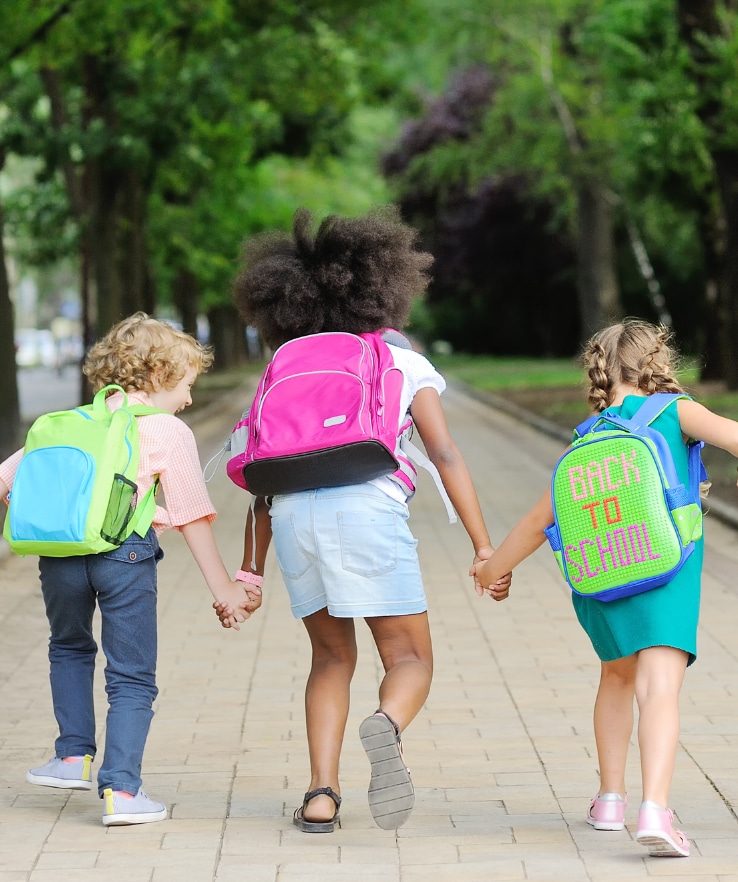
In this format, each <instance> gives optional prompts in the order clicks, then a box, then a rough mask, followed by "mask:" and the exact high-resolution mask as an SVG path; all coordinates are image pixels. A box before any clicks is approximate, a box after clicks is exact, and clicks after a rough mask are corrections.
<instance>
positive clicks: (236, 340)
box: [208, 305, 246, 370]
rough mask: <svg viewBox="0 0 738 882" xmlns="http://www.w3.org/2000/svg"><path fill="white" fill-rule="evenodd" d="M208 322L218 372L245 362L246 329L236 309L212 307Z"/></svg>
mask: <svg viewBox="0 0 738 882" xmlns="http://www.w3.org/2000/svg"><path fill="white" fill-rule="evenodd" d="M208 322H209V323H210V344H211V346H212V347H213V351H214V353H215V363H214V367H215V368H216V370H217V369H222V368H226V367H232V366H233V365H236V364H240V363H241V362H243V361H244V360H245V358H246V329H245V328H244V324H243V322H242V321H241V317H240V316H239V314H238V312H237V311H236V307H235V306H229V305H224V306H214V307H212V308H211V309H210V310H209V311H208Z"/></svg>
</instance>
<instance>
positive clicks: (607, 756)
mask: <svg viewBox="0 0 738 882" xmlns="http://www.w3.org/2000/svg"><path fill="white" fill-rule="evenodd" d="M636 664H637V657H636V656H635V655H630V656H626V657H625V658H619V659H616V660H615V661H610V662H602V670H601V672H600V686H599V689H598V690H597V699H596V700H595V706H594V733H595V742H596V744H597V759H598V762H599V767H600V790H599V793H600V795H601V794H603V793H619V794H620V795H621V796H624V795H625V763H626V760H627V758H628V746H629V744H630V736H631V734H632V732H633V696H634V694H635V679H636Z"/></svg>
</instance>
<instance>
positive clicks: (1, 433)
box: [0, 153, 21, 507]
mask: <svg viewBox="0 0 738 882" xmlns="http://www.w3.org/2000/svg"><path fill="white" fill-rule="evenodd" d="M4 164H5V154H4V153H0V169H1V168H2V167H3V165H4ZM3 234H4V216H3V207H2V204H0V414H2V419H0V460H2V459H5V458H6V457H7V456H10V454H11V453H13V452H14V451H15V450H17V449H18V447H19V446H20V443H21V438H20V400H19V397H18V376H17V371H16V366H15V335H14V329H15V322H14V320H13V304H12V303H11V301H10V285H9V284H8V271H7V267H6V264H5V244H4V238H3ZM0 507H4V506H0Z"/></svg>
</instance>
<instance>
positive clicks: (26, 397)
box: [18, 365, 80, 422]
mask: <svg viewBox="0 0 738 882" xmlns="http://www.w3.org/2000/svg"><path fill="white" fill-rule="evenodd" d="M79 386H80V380H79V368H78V367H77V365H66V367H64V368H62V370H61V371H56V370H54V369H53V368H44V367H35V368H20V369H19V370H18V395H19V397H20V411H21V419H22V420H23V421H24V422H30V421H31V420H34V419H35V418H36V417H37V416H40V415H41V414H42V413H47V412H48V411H51V410H64V409H65V408H67V407H75V406H76V405H77V404H79Z"/></svg>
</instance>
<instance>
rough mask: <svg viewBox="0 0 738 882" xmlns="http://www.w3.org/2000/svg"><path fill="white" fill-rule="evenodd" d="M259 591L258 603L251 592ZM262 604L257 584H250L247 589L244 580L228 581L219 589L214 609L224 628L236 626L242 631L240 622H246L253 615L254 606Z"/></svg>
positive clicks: (255, 607) (256, 607)
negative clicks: (247, 589)
mask: <svg viewBox="0 0 738 882" xmlns="http://www.w3.org/2000/svg"><path fill="white" fill-rule="evenodd" d="M252 591H253V592H259V597H258V603H256V605H254V603H255V600H254V599H252V597H251V592H252ZM259 606H261V592H260V591H259V589H258V588H257V587H256V586H255V585H249V591H246V589H245V586H244V583H243V582H228V583H227V587H226V586H224V587H223V588H221V589H220V590H219V591H218V595H217V597H216V600H215V601H214V603H213V609H214V610H215V611H216V614H217V616H218V618H219V619H220V623H221V625H222V626H223V627H224V628H234V629H235V630H236V631H240V630H241V629H240V627H239V625H240V623H241V622H245V621H246V619H248V618H249V617H250V616H251V612H252V608H253V609H258V608H259Z"/></svg>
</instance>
